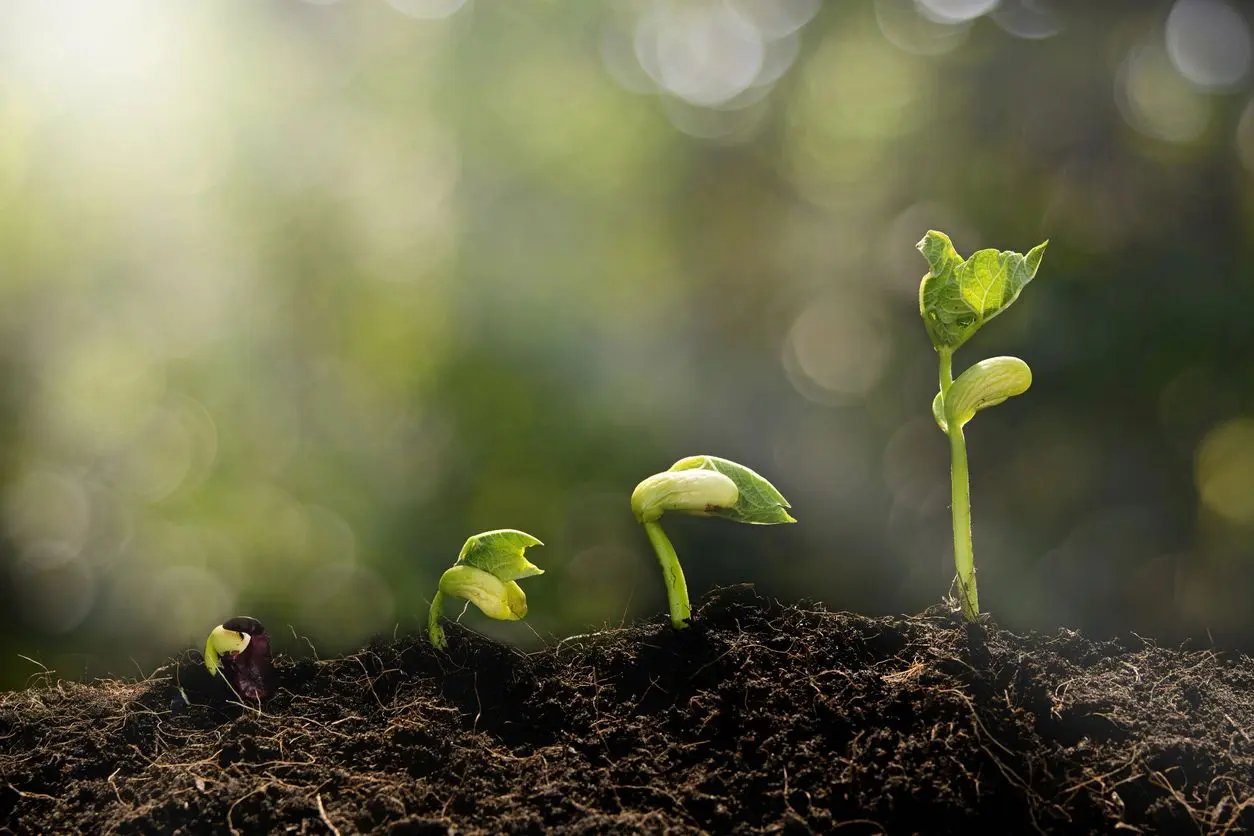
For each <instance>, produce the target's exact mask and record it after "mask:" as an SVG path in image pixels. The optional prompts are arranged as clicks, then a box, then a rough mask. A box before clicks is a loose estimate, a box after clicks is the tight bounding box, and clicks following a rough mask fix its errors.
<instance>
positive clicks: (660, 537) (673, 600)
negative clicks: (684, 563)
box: [644, 522, 692, 630]
mask: <svg viewBox="0 0 1254 836" xmlns="http://www.w3.org/2000/svg"><path fill="white" fill-rule="evenodd" d="M644 533H645V534H647V535H649V542H650V543H651V544H653V550H654V551H655V552H657V562H658V563H660V564H661V566H662V577H663V578H664V579H665V580H666V603H667V605H668V606H669V607H670V611H671V626H672V627H674V628H675V629H676V630H682V629H684V628H685V627H687V626H688V623H689V622H690V621H691V620H692V607H691V606H690V605H689V604H688V582H687V581H685V580H684V570H683V569H682V568H681V567H680V565H679V555H677V554H675V547H674V546H672V545H671V541H670V540H669V539H668V538H667V536H666V532H664V531H662V526H660V525H658V523H656V522H647V523H645V524H644Z"/></svg>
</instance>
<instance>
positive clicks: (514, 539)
mask: <svg viewBox="0 0 1254 836" xmlns="http://www.w3.org/2000/svg"><path fill="white" fill-rule="evenodd" d="M542 545H544V544H543V543H541V542H540V541H539V540H537V539H536V538H535V537H532V536H531V535H530V534H528V533H527V532H525V531H518V530H516V529H513V528H502V529H498V530H496V531H485V532H483V533H482V534H476V535H475V536H473V537H471V538H470V539H469V540H467V541H466V545H464V546H462V551H461V554H459V555H458V556H457V564H456V565H466V566H473V567H474V568H476V569H482V570H483V571H485V572H487V573H489V574H491V575H494V576H495V577H497V578H499V579H500V580H502V581H513V580H517V579H519V578H529V577H531V576H533V575H542V574H544V570H543V569H541V568H540V567H539V566H536V565H535V564H534V563H532V562H531V561H530V560H528V559H527V557H526V555H525V554H524V552H526V550H527V549H528V548H530V547H531V546H542Z"/></svg>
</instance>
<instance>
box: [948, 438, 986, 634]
mask: <svg viewBox="0 0 1254 836" xmlns="http://www.w3.org/2000/svg"><path fill="white" fill-rule="evenodd" d="M949 451H950V458H951V460H952V466H951V467H950V471H949V475H950V482H951V486H950V487H951V491H952V492H953V518H954V567H955V568H956V569H957V570H958V596H959V601H960V602H961V604H962V614H963V616H965V617H966V619H967V621H975V620H976V618H978V617H979V615H980V597H979V594H978V593H977V592H976V587H975V550H974V548H973V547H972V545H971V479H970V476H969V475H968V472H967V442H966V439H965V438H963V435H962V427H959V426H954V425H953V424H950V426H949Z"/></svg>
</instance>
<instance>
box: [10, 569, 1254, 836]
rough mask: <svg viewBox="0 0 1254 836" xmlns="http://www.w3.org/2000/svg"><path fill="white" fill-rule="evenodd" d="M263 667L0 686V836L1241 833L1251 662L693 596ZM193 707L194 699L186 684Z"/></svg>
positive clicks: (741, 596)
mask: <svg viewBox="0 0 1254 836" xmlns="http://www.w3.org/2000/svg"><path fill="white" fill-rule="evenodd" d="M448 638H449V649H448V652H447V653H437V652H435V651H433V650H432V649H431V648H430V647H429V646H428V645H427V644H426V643H425V642H424V641H422V640H421V639H419V638H411V639H406V640H401V641H387V642H382V641H380V642H375V643H373V644H371V645H370V646H368V647H366V648H365V649H363V650H361V651H360V652H358V653H356V654H353V655H351V656H346V657H343V658H337V659H329V660H322V661H318V660H312V659H292V658H284V657H280V658H279V659H278V660H277V664H278V667H279V670H280V673H281V675H282V679H283V687H282V689H281V690H280V692H279V693H278V695H277V696H275V697H274V698H272V699H271V700H269V701H267V702H266V703H265V704H264V705H263V706H262V707H261V710H260V711H258V710H256V709H245V708H243V707H241V706H238V705H230V704H224V703H216V704H200V703H199V702H197V701H196V698H195V695H194V693H193V704H192V705H190V706H187V705H184V704H183V703H182V701H181V700H180V699H179V697H178V694H179V691H178V687H177V685H178V684H179V683H183V684H184V687H185V689H186V688H188V687H189V684H191V683H193V682H194V679H195V675H196V674H195V672H196V670H197V668H196V663H197V659H196V658H195V657H194V655H190V654H189V656H188V657H186V658H184V659H182V660H180V661H179V662H178V663H173V664H171V665H169V666H167V667H165V668H162V669H160V670H158V671H157V672H156V673H155V674H154V675H153V676H152V677H150V678H149V679H147V680H144V681H140V682H127V681H102V682H95V683H91V684H82V683H74V682H55V683H48V684H46V685H43V686H40V687H35V688H31V689H28V690H26V691H21V692H13V693H7V694H3V695H0V822H3V823H5V824H7V828H8V830H9V831H12V832H17V833H40V832H43V833H72V832H83V833H104V832H113V831H120V832H125V833H182V834H199V833H261V832H269V833H278V832H285V831H286V832H300V833H320V832H323V833H340V834H347V833H356V832H368V833H377V832H382V833H395V834H416V833H480V832H482V833H537V834H539V833H622V832H639V831H644V832H666V833H698V832H714V833H757V832H765V831H786V832H796V833H805V832H816V833H828V832H833V831H838V832H840V833H842V834H843V833H849V834H856V833H867V834H870V833H894V834H896V833H909V832H923V833H960V832H961V833H970V832H978V831H972V827H973V826H980V829H981V831H983V832H1000V833H1028V832H1033V831H1039V832H1045V833H1097V832H1112V831H1114V830H1115V829H1117V828H1127V829H1130V831H1131V832H1157V833H1195V832H1202V833H1237V832H1246V831H1254V740H1252V739H1251V735H1252V734H1254V700H1251V698H1250V695H1251V693H1252V692H1254V662H1252V661H1251V660H1250V659H1249V658H1247V657H1244V656H1239V655H1233V656H1231V657H1225V656H1223V655H1220V654H1216V653H1214V652H1210V651H1188V650H1178V649H1166V648H1160V647H1156V646H1154V645H1153V644H1151V643H1148V642H1146V641H1144V640H1141V639H1139V638H1136V637H1129V638H1128V639H1126V640H1117V641H1111V642H1104V643H1098V642H1093V641H1089V640H1087V639H1085V638H1083V637H1082V636H1079V635H1077V634H1075V633H1072V632H1068V631H1061V632H1059V633H1058V634H1057V635H1053V636H1028V637H1022V636H1018V635H1014V634H1011V633H1009V632H1006V631H1004V630H1000V629H998V628H996V627H995V626H993V625H980V626H968V625H965V624H963V623H961V622H960V621H959V620H957V619H956V618H955V617H954V616H953V615H951V614H949V613H944V612H939V611H936V612H928V613H925V614H923V615H921V616H917V617H910V618H898V617H893V618H865V617H862V616H858V615H852V614H849V613H831V612H826V611H824V610H822V609H821V608H819V607H817V606H809V605H801V606H786V605H782V604H779V603H777V602H772V601H767V600H763V599H761V598H759V597H757V596H756V595H755V594H754V593H753V592H752V590H751V589H748V588H746V587H732V588H730V589H724V590H719V591H716V592H715V593H712V594H711V595H710V596H707V597H706V599H705V600H704V602H703V604H702V606H701V607H700V608H699V609H698V611H697V614H696V620H695V623H694V624H693V626H692V628H691V629H689V630H685V631H680V632H676V631H673V630H671V629H670V628H669V626H667V625H666V624H665V622H664V620H663V619H660V618H659V619H658V620H657V621H655V622H649V623H645V624H642V625H639V626H634V627H629V628H624V629H612V630H606V631H604V632H599V633H596V634H591V635H587V636H582V637H575V638H572V639H567V640H564V641H562V642H560V643H557V644H555V645H553V646H551V647H548V648H546V649H544V650H542V651H539V652H536V653H532V654H523V653H521V652H518V651H516V650H513V649H511V648H509V647H505V646H502V645H499V644H495V643H493V642H490V641H487V640H486V639H483V638H481V637H479V636H477V635H475V634H473V633H471V632H469V631H467V630H465V629H461V628H459V627H458V626H456V625H450V626H449V628H448ZM192 690H193V691H194V689H192Z"/></svg>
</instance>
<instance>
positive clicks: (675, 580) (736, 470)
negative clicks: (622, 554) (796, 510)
mask: <svg viewBox="0 0 1254 836" xmlns="http://www.w3.org/2000/svg"><path fill="white" fill-rule="evenodd" d="M791 507H792V506H790V505H789V504H788V500H786V499H784V497H783V496H782V495H781V494H780V492H779V491H777V490H775V487H774V486H773V485H772V484H771V483H770V482H768V481H766V480H765V479H763V478H762V477H761V476H759V475H758V474H756V473H754V472H753V471H752V470H750V469H749V468H747V467H745V466H744V465H741V464H736V463H735V462H732V461H728V460H727V459H720V458H717V457H715V456H689V457H688V458H685V459H680V460H679V461H677V462H675V464H673V465H671V469H670V470H667V471H665V472H663V473H657V474H654V475H653V476H650V477H649V478H648V479H645V480H644V481H643V482H641V483H640V484H639V485H637V486H636V489H635V490H634V491H632V494H631V510H632V513H634V514H635V515H636V519H637V520H639V521H640V523H641V524H642V525H644V532H645V534H646V535H647V536H648V538H649V542H650V543H651V544H652V545H653V550H654V551H655V552H657V559H658V563H660V564H661V566H662V577H663V578H664V579H665V581H666V600H667V604H668V606H669V609H670V614H671V626H672V627H674V628H675V629H676V630H682V629H683V628H685V627H687V626H688V624H689V622H690V621H691V620H692V607H691V605H690V604H689V602H688V583H687V581H686V580H684V570H683V568H682V567H681V566H680V565H679V556H678V555H676V554H675V547H674V546H672V545H671V541H670V540H669V539H668V538H667V536H666V534H665V532H663V531H662V526H661V525H659V524H658V520H660V519H661V518H662V515H663V514H664V513H666V512H667V511H677V512H679V513H683V514H692V515H694V516H698V517H723V518H725V519H729V520H734V521H736V522H740V523H749V524H752V525H774V524H776V523H791V522H796V520H795V519H793V518H792V517H791V516H789V514H788V511H787V510H786V509H788V508H791Z"/></svg>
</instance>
